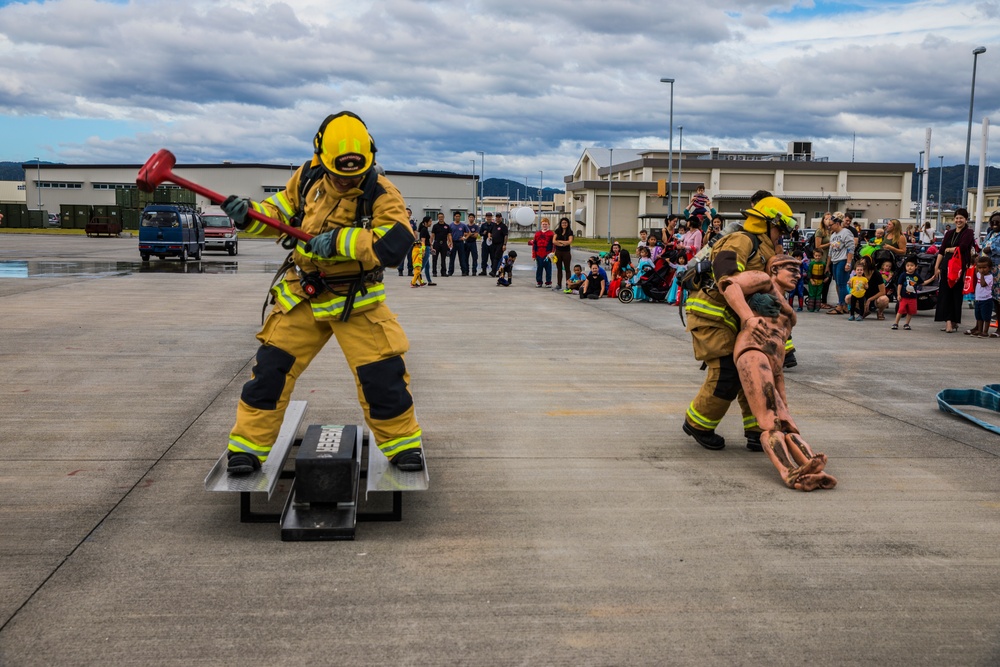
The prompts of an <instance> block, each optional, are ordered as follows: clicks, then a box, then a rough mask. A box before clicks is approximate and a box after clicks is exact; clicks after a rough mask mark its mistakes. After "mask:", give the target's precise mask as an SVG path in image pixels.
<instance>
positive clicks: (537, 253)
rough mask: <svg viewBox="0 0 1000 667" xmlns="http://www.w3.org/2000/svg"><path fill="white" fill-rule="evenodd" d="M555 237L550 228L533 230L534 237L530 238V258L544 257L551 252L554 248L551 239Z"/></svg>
mask: <svg viewBox="0 0 1000 667" xmlns="http://www.w3.org/2000/svg"><path fill="white" fill-rule="evenodd" d="M554 238H555V232H553V231H552V230H551V229H549V230H546V231H544V232H543V231H541V230H539V231H537V232H535V237H534V238H533V239H531V259H545V258H546V257H548V256H549V254H551V253H552V251H553V249H554V248H555V244H553V243H552V240H553V239H554Z"/></svg>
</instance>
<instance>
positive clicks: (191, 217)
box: [139, 204, 205, 262]
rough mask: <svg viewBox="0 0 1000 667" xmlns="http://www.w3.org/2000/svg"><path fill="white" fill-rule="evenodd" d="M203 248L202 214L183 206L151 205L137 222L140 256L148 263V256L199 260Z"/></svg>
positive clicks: (203, 227) (203, 229) (203, 228)
mask: <svg viewBox="0 0 1000 667" xmlns="http://www.w3.org/2000/svg"><path fill="white" fill-rule="evenodd" d="M204 249H205V226H204V224H203V223H202V220H201V215H200V214H199V213H198V212H197V211H195V210H194V208H193V207H191V206H186V205H182V204H150V205H149V206H147V207H146V208H145V209H143V211H142V218H140V223H139V256H140V257H142V261H144V262H148V261H149V258H150V256H151V255H156V256H157V257H159V258H160V259H166V258H167V257H179V258H180V260H181V261H182V262H186V261H187V260H188V257H192V258H193V259H201V253H202V251H203V250H204Z"/></svg>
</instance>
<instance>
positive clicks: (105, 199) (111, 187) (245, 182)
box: [21, 162, 479, 222]
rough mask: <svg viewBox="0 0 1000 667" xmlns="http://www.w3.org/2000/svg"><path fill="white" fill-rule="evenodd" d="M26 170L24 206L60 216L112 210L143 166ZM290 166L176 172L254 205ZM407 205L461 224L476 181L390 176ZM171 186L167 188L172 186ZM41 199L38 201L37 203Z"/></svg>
mask: <svg viewBox="0 0 1000 667" xmlns="http://www.w3.org/2000/svg"><path fill="white" fill-rule="evenodd" d="M22 166H23V167H24V170H25V179H26V180H25V183H24V184H23V185H26V192H25V193H24V194H23V195H22V198H21V202H22V203H23V202H25V201H26V202H27V204H28V208H31V209H35V208H38V202H39V201H41V208H43V209H45V210H47V211H49V212H50V213H58V212H59V210H60V207H61V206H62V205H63V204H83V205H90V206H114V205H115V203H116V196H115V191H116V190H118V189H129V188H135V187H136V185H135V178H136V175H137V174H138V173H139V169H140V168H141V167H142V165H139V164H120V165H99V164H90V165H87V164H83V165H70V164H41V165H38V164H35V163H33V162H30V163H25V164H24V165H22ZM292 170H293V167H291V166H290V165H269V164H232V163H222V164H178V165H176V166H175V167H174V168H173V172H174V173H175V174H176V175H177V176H180V177H181V178H185V179H187V180H189V181H192V182H194V183H198V184H199V185H203V186H205V187H207V188H208V189H210V190H214V191H215V192H218V193H220V194H223V195H229V194H239V195H245V196H247V197H250V198H251V199H254V200H257V201H259V200H261V199H265V198H267V197H269V196H271V195H272V194H274V193H275V192H279V191H281V190H283V189H284V187H285V183H287V181H288V179H289V177H290V176H291V175H292V173H293V171H292ZM386 175H387V176H388V177H389V180H391V181H392V182H393V184H395V186H396V187H397V188H399V191H400V192H401V193H402V195H403V197H404V198H405V199H406V203H407V205H408V206H409V207H410V208H411V209H412V210H413V215H414V217H415V218H417V219H418V220H419V219H420V218H421V217H422V216H424V215H430V216H432V217H435V216H436V214H437V213H438V212H439V211H440V212H442V213H444V214H445V215H446V216H447V219H448V221H449V222H450V221H451V216H452V213H456V212H457V213H461V214H462V216H463V219H464V217H465V216H466V215H468V212H469V211H471V210H473V206H474V204H475V195H476V188H477V187H478V184H479V180H478V177H477V176H472V175H461V174H429V173H415V172H403V171H387V172H386ZM168 185H169V184H168ZM39 195H40V199H39ZM195 201H196V205H197V206H200V207H201V208H207V207H208V206H209V205H210V203H209V201H208V200H207V199H206V198H205V197H202V196H201V195H197V196H196V198H195Z"/></svg>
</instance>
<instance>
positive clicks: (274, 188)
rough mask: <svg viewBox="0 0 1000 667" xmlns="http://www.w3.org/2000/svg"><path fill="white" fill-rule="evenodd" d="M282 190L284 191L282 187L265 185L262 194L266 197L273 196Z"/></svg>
mask: <svg viewBox="0 0 1000 667" xmlns="http://www.w3.org/2000/svg"><path fill="white" fill-rule="evenodd" d="M284 189H285V186H284V185H265V186H264V194H266V195H273V194H276V193H278V192H282V191H283V190H284Z"/></svg>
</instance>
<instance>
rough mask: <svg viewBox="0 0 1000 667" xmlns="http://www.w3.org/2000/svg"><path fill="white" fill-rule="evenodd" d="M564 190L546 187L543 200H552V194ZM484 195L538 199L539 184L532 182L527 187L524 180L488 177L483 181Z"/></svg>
mask: <svg viewBox="0 0 1000 667" xmlns="http://www.w3.org/2000/svg"><path fill="white" fill-rule="evenodd" d="M563 192H564V190H558V189H556V188H545V189H543V190H542V201H552V196H553V195H556V194H563ZM483 196H484V197H507V196H510V198H511V199H521V200H524V199H532V200H536V201H537V199H538V184H537V183H534V184H532V183H531V182H529V183H528V185H527V188H525V185H524V181H512V180H510V179H507V178H487V179H486V180H485V181H483Z"/></svg>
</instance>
